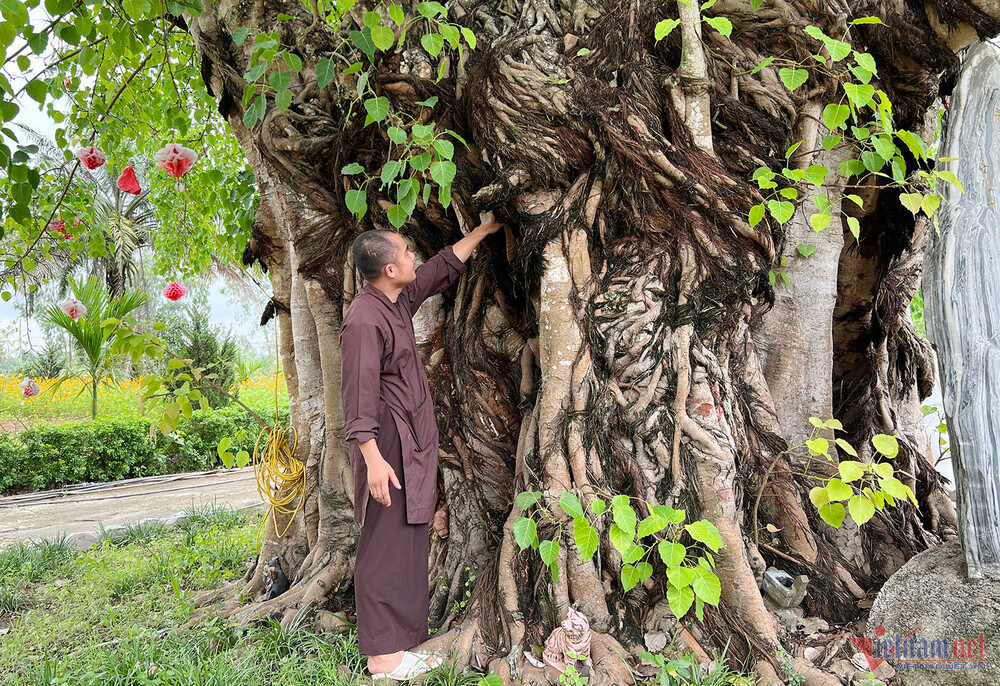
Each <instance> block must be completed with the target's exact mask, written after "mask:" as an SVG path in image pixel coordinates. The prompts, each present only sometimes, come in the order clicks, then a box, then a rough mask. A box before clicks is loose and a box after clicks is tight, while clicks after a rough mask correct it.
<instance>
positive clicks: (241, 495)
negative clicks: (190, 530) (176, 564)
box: [0, 467, 260, 548]
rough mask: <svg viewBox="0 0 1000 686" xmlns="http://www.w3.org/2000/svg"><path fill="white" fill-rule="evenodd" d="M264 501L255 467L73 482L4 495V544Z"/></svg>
mask: <svg viewBox="0 0 1000 686" xmlns="http://www.w3.org/2000/svg"><path fill="white" fill-rule="evenodd" d="M213 503H214V504H216V505H219V506H227V507H233V508H235V507H247V506H250V505H252V504H254V503H257V504H259V503H260V496H259V495H258V493H257V482H256V481H255V479H254V474H253V467H246V468H244V469H233V470H216V471H213V472H199V473H194V474H170V475H164V476H153V477H147V478H144V479H133V480H129V481H125V482H112V483H107V484H93V485H84V486H70V487H66V488H63V489H58V490H55V491H39V492H36V493H27V494H23V495H18V496H11V497H7V498H0V548H2V547H4V546H6V545H9V544H11V543H14V542H17V541H29V540H38V539H43V538H50V539H51V538H56V537H58V536H59V535H60V534H67V535H68V534H73V533H94V532H96V531H97V530H98V529H99V528H100V526H102V525H103V526H105V527H111V526H119V525H122V524H126V523H130V522H137V521H139V520H142V519H150V518H156V519H166V518H167V517H169V516H171V515H173V514H177V513H178V512H182V511H185V510H190V509H191V508H192V507H204V506H206V505H209V504H213Z"/></svg>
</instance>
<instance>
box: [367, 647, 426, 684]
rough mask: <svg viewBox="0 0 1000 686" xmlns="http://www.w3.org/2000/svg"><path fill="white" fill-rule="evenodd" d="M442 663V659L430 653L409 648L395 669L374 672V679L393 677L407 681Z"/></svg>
mask: <svg viewBox="0 0 1000 686" xmlns="http://www.w3.org/2000/svg"><path fill="white" fill-rule="evenodd" d="M440 665H441V661H440V660H438V659H437V658H436V657H435V656H434V655H430V654H428V653H411V652H410V651H409V650H407V651H406V652H405V653H403V660H402V661H401V662H400V663H399V665H398V666H397V667H396V668H395V669H394V670H392V671H391V672H378V673H375V674H372V680H375V679H392V680H393V681H407V680H408V679H412V678H413V677H416V676H420V675H421V674H424V673H425V672H429V671H430V670H432V669H434V668H435V667H439V666H440Z"/></svg>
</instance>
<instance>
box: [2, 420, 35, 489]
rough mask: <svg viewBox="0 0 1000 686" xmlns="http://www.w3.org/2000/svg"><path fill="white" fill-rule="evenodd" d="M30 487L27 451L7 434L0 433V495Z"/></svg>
mask: <svg viewBox="0 0 1000 686" xmlns="http://www.w3.org/2000/svg"><path fill="white" fill-rule="evenodd" d="M30 485H31V472H30V470H29V469H28V451H27V450H25V449H24V446H23V445H22V444H21V442H20V441H18V440H17V439H15V438H14V437H13V436H12V435H11V434H9V433H0V493H3V492H6V491H11V490H21V489H23V488H25V487H26V486H30Z"/></svg>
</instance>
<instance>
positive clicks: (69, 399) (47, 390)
mask: <svg viewBox="0 0 1000 686" xmlns="http://www.w3.org/2000/svg"><path fill="white" fill-rule="evenodd" d="M22 378H23V377H21V376H0V428H2V429H6V430H8V431H19V430H20V429H23V428H27V427H30V426H34V425H36V424H41V423H45V422H52V423H57V424H58V423H63V422H66V421H80V420H87V419H90V395H89V389H88V387H87V383H88V380H87V379H86V378H75V379H67V380H65V381H63V382H62V384H61V385H60V384H58V379H35V380H36V381H37V382H38V384H39V385H40V386H41V387H42V391H41V393H39V394H38V395H37V396H35V397H33V398H22V397H21V389H20V387H19V384H20V383H21V379H22ZM275 384H277V390H278V404H279V406H280V407H282V408H287V407H288V391H287V390H286V389H285V379H284V376H279V377H275V376H274V375H273V374H257V375H255V376H254V377H253V378H252V379H250V381H248V382H247V383H246V384H243V385H242V386H241V387H240V389H239V398H240V400H242V401H243V402H245V403H247V404H248V405H250V406H252V407H254V408H268V407H273V406H274V391H275ZM97 414H98V416H108V415H124V414H133V415H143V414H144V411H143V407H142V395H141V393H140V391H139V380H138V379H123V380H121V381H119V382H113V383H111V384H110V385H109V384H105V385H102V386H101V387H100V388H99V389H98V395H97Z"/></svg>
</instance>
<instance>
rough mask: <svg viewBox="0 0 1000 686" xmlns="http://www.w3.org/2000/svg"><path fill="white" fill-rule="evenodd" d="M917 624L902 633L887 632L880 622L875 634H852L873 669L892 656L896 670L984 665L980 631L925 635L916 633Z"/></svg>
mask: <svg viewBox="0 0 1000 686" xmlns="http://www.w3.org/2000/svg"><path fill="white" fill-rule="evenodd" d="M920 626H922V625H918V626H917V627H916V628H915V629H913V631H911V632H910V633H908V634H906V635H905V636H901V635H900V634H898V633H897V634H896V635H894V636H889V635H887V632H886V630H885V627H884V626H882V625H881V624H880V625H878V626H877V627H875V629H874V631H873V633H874V634H875V637H874V638H867V637H862V638H851V642H852V643H854V645H856V646H857V647H858V649H859V650H861V652H862V653H864V656H865V659H866V660H867V661H868V667H869V669H871V670H872V671H873V672H874V671H875V669H876V668H877V667H878V666H879V665H881V664H882V663H883V662H885V661H886V660H890V659H891V660H892V662H893V666H894V667H895V668H896V670H897V671H898V670H907V669H911V670H912V669H949V670H950V669H956V670H957V669H986V638H985V636H984V635H983V634H979V636H976V637H971V638H940V637H935V638H926V637H921V636H917V635H916V634H917V631H919V630H920Z"/></svg>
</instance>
